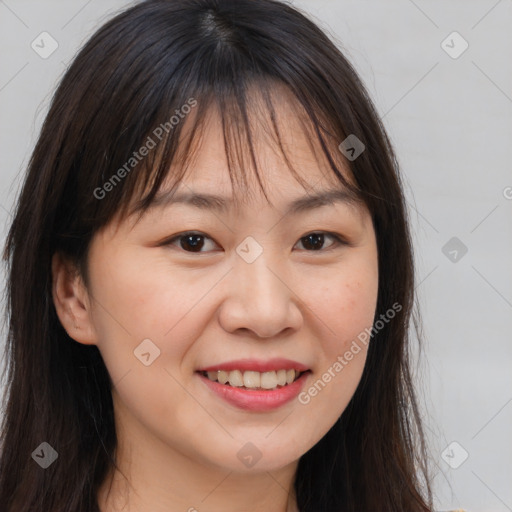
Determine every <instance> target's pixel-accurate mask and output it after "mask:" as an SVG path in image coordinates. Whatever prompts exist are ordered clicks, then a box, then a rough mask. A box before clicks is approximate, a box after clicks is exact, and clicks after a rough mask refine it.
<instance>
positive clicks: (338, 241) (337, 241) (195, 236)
mask: <svg viewBox="0 0 512 512" xmlns="http://www.w3.org/2000/svg"><path fill="white" fill-rule="evenodd" d="M326 237H327V238H330V239H331V240H334V242H333V243H331V244H330V245H329V246H328V247H327V249H325V248H324V247H323V246H324V244H325V240H326ZM205 240H206V241H210V242H213V243H214V244H215V245H217V244H216V243H215V241H214V240H213V239H212V238H210V237H209V236H207V235H205V234H204V233H200V232H193V231H187V232H185V233H180V234H179V235H175V236H173V237H172V238H169V239H168V240H166V241H164V242H162V243H161V244H160V245H163V246H176V245H178V244H179V246H178V248H180V249H183V250H184V251H185V252H191V253H201V252H209V251H208V250H205V251H203V250H202V249H203V248H204V247H205V246H206V247H207V246H208V244H207V243H205ZM297 243H302V245H303V247H305V250H306V251H307V252H321V251H326V250H331V249H333V248H336V247H338V246H340V245H348V242H347V241H346V240H344V239H343V238H342V237H341V236H340V235H337V234H335V233H328V232H326V231H315V232H312V233H308V234H307V235H304V236H303V237H301V238H300V239H299V242H297Z"/></svg>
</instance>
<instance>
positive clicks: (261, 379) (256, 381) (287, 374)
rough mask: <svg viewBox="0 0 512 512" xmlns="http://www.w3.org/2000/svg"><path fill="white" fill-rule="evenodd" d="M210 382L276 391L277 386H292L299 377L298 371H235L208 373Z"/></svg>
mask: <svg viewBox="0 0 512 512" xmlns="http://www.w3.org/2000/svg"><path fill="white" fill-rule="evenodd" d="M206 375H207V377H208V378H209V379H210V380H213V381H218V382H220V383H221V384H229V385H230V386H234V387H237V388H240V387H245V388H249V389H276V388H277V386H286V385H288V384H291V383H292V382H293V381H294V380H295V379H296V378H297V377H298V376H299V375H300V372H298V371H296V370H278V371H272V372H263V373H260V372H255V371H246V372H241V371H240V370H233V371H231V372H227V371H225V370H218V371H215V372H206Z"/></svg>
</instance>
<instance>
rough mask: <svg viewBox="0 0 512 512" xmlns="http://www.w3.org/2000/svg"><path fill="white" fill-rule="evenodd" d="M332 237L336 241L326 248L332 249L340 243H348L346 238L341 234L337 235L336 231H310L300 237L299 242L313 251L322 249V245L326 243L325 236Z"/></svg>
mask: <svg viewBox="0 0 512 512" xmlns="http://www.w3.org/2000/svg"><path fill="white" fill-rule="evenodd" d="M326 236H327V238H331V239H333V240H334V243H332V244H331V245H329V246H328V248H327V249H324V250H330V249H331V248H333V247H337V246H339V245H347V243H346V242H345V240H343V239H342V238H341V236H339V235H336V234H335V233H327V232H325V231H318V232H317V231H315V232H313V233H308V234H307V235H305V236H303V237H301V238H300V240H299V242H301V243H302V244H303V245H304V247H306V250H307V251H309V252H311V251H316V252H318V251H321V250H322V246H323V245H324V242H325V238H326Z"/></svg>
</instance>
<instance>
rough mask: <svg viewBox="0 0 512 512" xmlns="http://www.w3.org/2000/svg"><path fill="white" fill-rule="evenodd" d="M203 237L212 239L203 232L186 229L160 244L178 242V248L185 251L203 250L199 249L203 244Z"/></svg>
mask: <svg viewBox="0 0 512 512" xmlns="http://www.w3.org/2000/svg"><path fill="white" fill-rule="evenodd" d="M204 239H208V240H212V239H211V238H210V237H209V236H206V235H204V234H203V233H195V232H193V231H188V232H186V233H181V234H180V235H176V236H174V237H172V238H170V239H169V240H167V241H165V242H164V243H163V244H162V245H175V244H176V242H179V246H180V248H181V249H183V250H184V251H186V252H205V251H201V249H202V248H203V247H204V246H205V243H204ZM206 252H207V251H206Z"/></svg>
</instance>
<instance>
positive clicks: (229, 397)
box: [198, 371, 310, 411]
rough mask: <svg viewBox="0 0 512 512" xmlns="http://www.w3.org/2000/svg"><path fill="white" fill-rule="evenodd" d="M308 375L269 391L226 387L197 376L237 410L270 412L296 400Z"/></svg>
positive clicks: (307, 373)
mask: <svg viewBox="0 0 512 512" xmlns="http://www.w3.org/2000/svg"><path fill="white" fill-rule="evenodd" d="M309 373H310V372H309V371H308V372H304V373H303V374H302V375H301V376H300V377H299V378H298V379H297V380H296V381H294V382H292V383H291V384H288V385H286V386H283V387H282V388H276V389H273V390H269V391H261V390H249V389H242V388H237V387H234V386H228V385H225V384H221V383H220V382H216V381H213V380H210V379H209V378H208V377H205V376H204V375H201V374H200V373H198V375H199V377H200V378H201V379H202V380H203V382H204V383H205V384H206V385H207V386H208V387H209V388H210V389H211V390H212V391H213V392H214V393H216V394H217V395H218V396H220V397H221V398H223V399H224V400H226V402H228V403H230V404H231V405H234V406H235V407H238V408H239V409H244V410H246V411H271V410H273V409H278V408H279V407H281V406H283V405H284V404H286V403H288V402H290V401H292V400H293V399H294V398H296V397H297V395H298V394H299V393H300V391H301V389H302V387H303V386H304V382H305V381H306V379H307V377H308V375H309Z"/></svg>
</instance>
